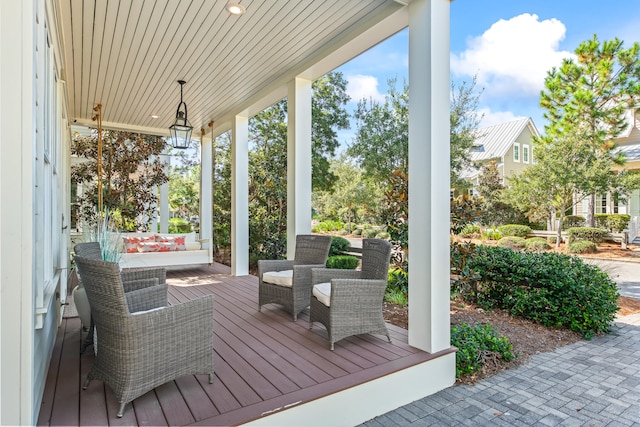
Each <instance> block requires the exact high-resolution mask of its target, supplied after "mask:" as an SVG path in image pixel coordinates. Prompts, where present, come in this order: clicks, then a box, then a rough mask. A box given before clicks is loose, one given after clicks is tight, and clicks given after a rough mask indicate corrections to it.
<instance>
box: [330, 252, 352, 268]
mask: <svg viewBox="0 0 640 427" xmlns="http://www.w3.org/2000/svg"><path fill="white" fill-rule="evenodd" d="M359 262H360V260H359V259H358V258H356V257H354V256H353V255H333V256H330V257H328V258H327V268H341V269H349V270H355V269H356V267H357V266H358V263H359Z"/></svg>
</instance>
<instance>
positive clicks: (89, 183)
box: [71, 129, 168, 231]
mask: <svg viewBox="0 0 640 427" xmlns="http://www.w3.org/2000/svg"><path fill="white" fill-rule="evenodd" d="M97 140H98V131H97V130H96V129H92V130H91V135H89V136H81V135H80V134H77V133H76V134H75V135H74V137H73V139H72V143H71V154H72V155H76V156H78V157H81V158H84V159H87V160H88V161H86V162H82V163H80V164H78V165H74V166H72V167H71V179H72V181H73V182H75V183H77V184H82V185H83V193H82V196H80V198H79V199H78V202H79V203H80V212H79V217H80V219H81V220H82V221H84V223H85V224H88V225H91V224H95V223H96V219H97V214H98V212H97V205H98V202H97V199H98V196H97V195H98V186H97V182H98V180H101V181H102V188H103V206H104V208H105V209H107V210H109V211H110V212H112V213H116V216H118V215H119V216H120V217H121V223H120V224H119V228H121V229H123V230H136V229H139V230H145V231H146V230H147V229H148V223H149V219H150V218H151V217H153V216H154V215H155V213H156V211H157V204H158V199H157V196H156V188H157V187H158V186H159V185H162V184H164V183H165V182H167V181H168V177H167V175H166V174H165V173H164V166H165V164H164V162H162V161H160V159H159V158H158V155H159V154H160V153H162V152H163V151H164V149H165V145H166V143H165V141H164V139H163V138H162V137H159V136H153V135H141V134H138V133H132V132H122V131H112V130H105V131H103V132H102V140H103V149H102V165H103V167H102V175H101V176H98V167H97V163H98V162H97V158H98V142H97Z"/></svg>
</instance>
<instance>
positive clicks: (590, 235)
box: [567, 227, 608, 243]
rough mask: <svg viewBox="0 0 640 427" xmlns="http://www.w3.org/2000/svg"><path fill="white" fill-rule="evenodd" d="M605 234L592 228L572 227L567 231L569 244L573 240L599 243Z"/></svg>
mask: <svg viewBox="0 0 640 427" xmlns="http://www.w3.org/2000/svg"><path fill="white" fill-rule="evenodd" d="M607 234H608V233H607V230H603V229H602V228H593V227H573V228H570V229H568V230H567V236H568V238H569V242H573V241H574V240H588V241H590V242H593V243H600V242H602V241H604V238H605V237H606V236H607Z"/></svg>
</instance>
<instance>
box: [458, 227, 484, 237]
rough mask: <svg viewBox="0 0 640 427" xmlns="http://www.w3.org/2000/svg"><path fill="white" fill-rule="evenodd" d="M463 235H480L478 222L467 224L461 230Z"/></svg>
mask: <svg viewBox="0 0 640 427" xmlns="http://www.w3.org/2000/svg"><path fill="white" fill-rule="evenodd" d="M460 235H461V236H462V237H474V236H479V235H480V226H479V225H477V224H467V225H465V226H464V227H463V228H462V230H460Z"/></svg>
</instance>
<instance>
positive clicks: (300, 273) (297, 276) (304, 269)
mask: <svg viewBox="0 0 640 427" xmlns="http://www.w3.org/2000/svg"><path fill="white" fill-rule="evenodd" d="M323 267H324V265H323V264H305V265H294V266H293V286H296V285H298V286H300V285H301V284H302V285H306V286H309V287H311V286H312V282H311V272H312V271H313V270H316V269H321V268H323Z"/></svg>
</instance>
